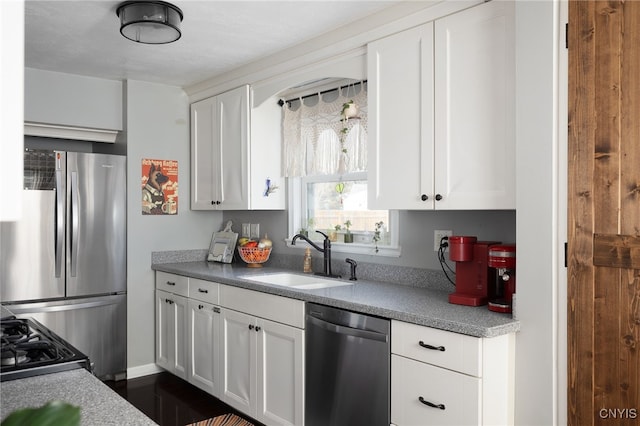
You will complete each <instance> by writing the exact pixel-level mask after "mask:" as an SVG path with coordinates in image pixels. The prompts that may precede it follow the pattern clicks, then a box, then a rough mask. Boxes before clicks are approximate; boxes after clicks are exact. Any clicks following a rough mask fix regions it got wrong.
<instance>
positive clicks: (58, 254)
mask: <svg viewBox="0 0 640 426" xmlns="http://www.w3.org/2000/svg"><path fill="white" fill-rule="evenodd" d="M62 191H63V185H62V170H56V218H55V221H56V231H55V232H56V236H55V241H56V249H55V274H56V278H60V274H61V272H62V260H63V259H64V252H63V243H64V194H63V193H62Z"/></svg>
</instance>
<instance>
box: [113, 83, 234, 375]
mask: <svg viewBox="0 0 640 426" xmlns="http://www.w3.org/2000/svg"><path fill="white" fill-rule="evenodd" d="M125 108H126V114H125V122H126V123H125V128H126V140H127V174H128V179H127V204H128V206H127V211H128V214H127V224H128V232H127V239H128V241H127V250H128V252H127V284H128V290H127V291H128V309H127V313H128V319H127V324H128V325H127V328H128V331H127V352H128V359H127V366H128V374H129V377H133V376H137V375H141V374H145V372H146V371H145V369H153V368H155V367H154V366H153V363H154V362H155V361H154V345H155V338H154V330H155V327H154V318H155V317H154V312H155V310H154V273H153V271H152V270H151V252H153V251H166V250H188V249H203V248H207V247H209V242H210V239H211V235H212V232H213V231H214V230H218V229H219V228H220V225H221V223H222V214H221V213H218V212H199V211H192V210H190V209H189V198H190V197H189V193H190V182H189V169H190V168H189V105H188V100H187V96H186V95H185V94H184V92H183V91H182V89H180V88H179V87H171V86H164V85H159V84H152V83H145V82H140V81H127V82H126V84H125ZM143 158H151V159H163V160H164V159H166V160H176V161H178V185H179V196H178V209H179V210H178V214H177V215H176V216H143V215H142V213H141V206H140V202H141V164H142V159H143Z"/></svg>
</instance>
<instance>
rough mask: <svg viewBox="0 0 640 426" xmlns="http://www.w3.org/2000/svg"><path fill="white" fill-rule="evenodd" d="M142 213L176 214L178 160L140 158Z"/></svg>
mask: <svg viewBox="0 0 640 426" xmlns="http://www.w3.org/2000/svg"><path fill="white" fill-rule="evenodd" d="M142 214H144V215H177V214H178V162H177V161H174V160H153V159H148V158H143V159H142Z"/></svg>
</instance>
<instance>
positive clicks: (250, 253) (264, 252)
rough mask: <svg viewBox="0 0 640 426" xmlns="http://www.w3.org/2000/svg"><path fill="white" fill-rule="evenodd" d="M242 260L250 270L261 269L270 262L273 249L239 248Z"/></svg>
mask: <svg viewBox="0 0 640 426" xmlns="http://www.w3.org/2000/svg"><path fill="white" fill-rule="evenodd" d="M238 254H239V255H240V258H241V259H242V260H243V261H244V262H245V263H246V264H247V267H249V268H261V267H262V264H263V263H264V262H266V261H267V260H269V255H271V247H267V248H260V247H238Z"/></svg>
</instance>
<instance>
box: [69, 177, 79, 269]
mask: <svg viewBox="0 0 640 426" xmlns="http://www.w3.org/2000/svg"><path fill="white" fill-rule="evenodd" d="M78 216H79V212H78V172H71V256H70V257H71V259H70V261H71V271H70V275H71V276H72V277H75V276H76V275H77V272H78V271H77V270H78V260H77V259H78V228H79V226H78Z"/></svg>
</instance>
